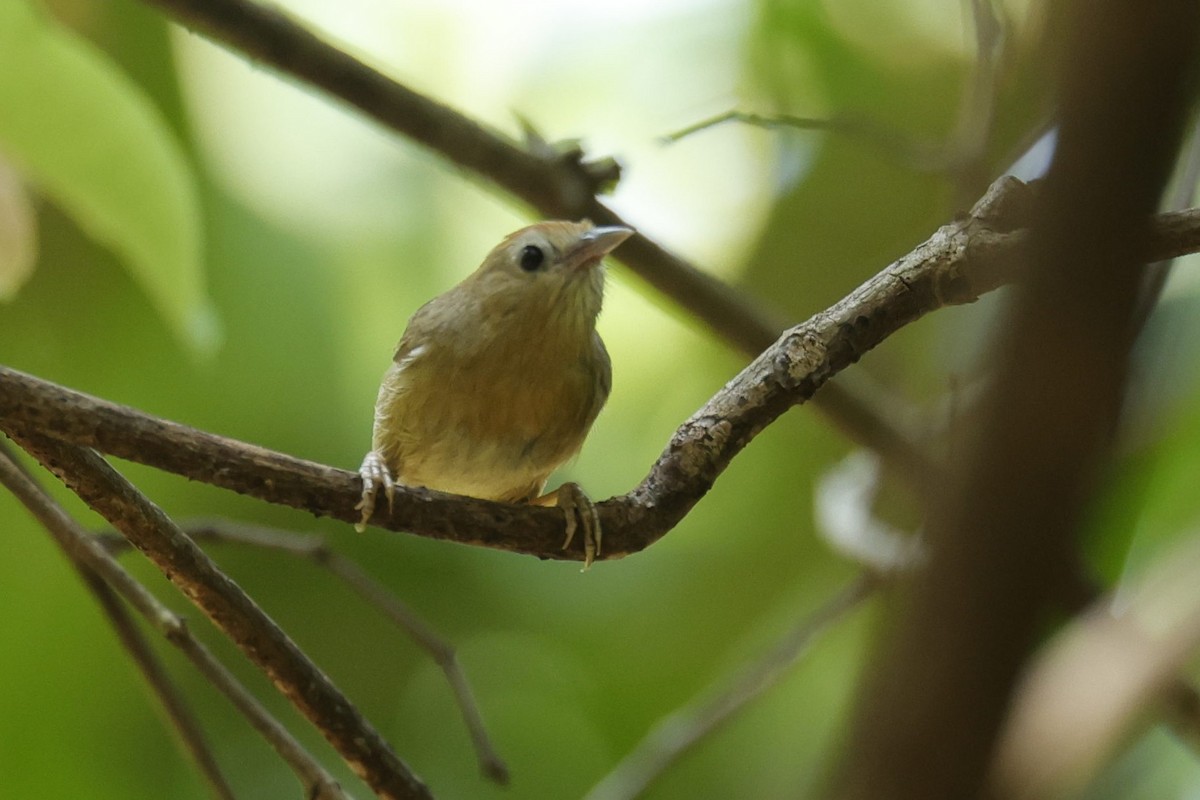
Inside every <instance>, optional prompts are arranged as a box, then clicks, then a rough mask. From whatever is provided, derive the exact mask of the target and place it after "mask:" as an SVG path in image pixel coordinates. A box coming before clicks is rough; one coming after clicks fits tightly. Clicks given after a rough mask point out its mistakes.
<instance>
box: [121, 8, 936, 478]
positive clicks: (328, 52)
mask: <svg viewBox="0 0 1200 800" xmlns="http://www.w3.org/2000/svg"><path fill="white" fill-rule="evenodd" d="M145 2H146V3H148V4H149V5H153V6H156V7H158V8H160V9H162V10H163V11H164V12H166V13H167V14H170V15H171V16H173V17H174V18H175V19H176V20H178V21H179V22H181V23H182V24H184V25H186V26H187V27H189V28H190V29H192V30H195V31H198V32H200V33H202V34H204V35H205V36H207V37H209V38H211V39H212V40H214V41H216V42H220V43H222V44H224V45H225V46H226V47H228V48H230V49H231V50H233V51H235V52H237V53H239V54H241V55H242V56H244V57H246V58H248V59H249V60H251V61H254V62H256V63H260V64H264V65H267V66H269V67H272V68H274V69H276V70H278V71H279V72H281V73H283V74H284V75H290V76H292V77H295V78H298V79H299V80H301V81H303V82H305V83H308V84H310V85H312V86H314V87H316V88H318V89H320V90H322V91H323V92H325V93H326V94H328V95H329V96H330V97H332V98H334V99H336V100H339V101H341V102H344V103H346V104H348V105H350V106H351V107H353V108H355V109H357V110H359V111H361V112H362V113H363V114H365V115H366V116H368V117H370V118H372V119H374V120H375V121H376V122H378V123H380V124H382V125H384V126H386V127H387V128H390V129H391V130H394V131H396V132H397V133H399V134H402V135H403V136H406V137H408V138H409V139H412V140H413V141H415V142H417V143H418V144H421V145H423V146H424V147H427V148H428V149H429V150H431V151H433V152H434V153H437V154H439V155H441V156H443V157H445V158H446V159H448V160H449V161H451V162H452V163H453V164H455V165H456V166H458V167H461V168H463V169H465V170H467V171H468V172H470V173H471V174H473V175H474V176H476V177H478V178H482V179H483V180H485V181H487V182H489V183H491V184H492V185H494V186H495V187H497V188H499V189H500V190H502V191H504V192H507V193H509V194H511V195H513V196H514V197H516V198H518V199H520V200H522V201H523V202H525V203H528V204H529V205H530V206H531V207H533V208H535V209H537V211H538V212H539V213H541V214H543V215H544V216H546V217H550V218H555V217H559V218H562V217H566V218H571V219H580V218H583V217H588V218H590V219H591V220H593V221H594V222H595V223H596V224H598V225H625V226H627V227H630V228H634V229H636V228H637V226H636V225H632V224H630V223H628V222H626V221H625V220H622V219H621V218H620V217H619V216H618V215H617V214H616V212H614V211H613V210H612V209H610V208H609V207H608V206H607V205H605V204H604V203H602V202H601V201H600V200H599V199H597V197H596V194H597V192H598V191H600V190H602V189H603V188H604V186H605V185H606V184H607V183H609V182H611V179H612V178H613V172H612V170H611V169H608V168H607V167H605V166H603V165H597V164H591V163H589V162H585V161H584V160H583V153H582V151H581V150H579V149H578V147H568V148H565V149H562V150H559V151H556V150H555V149H554V148H552V147H546V146H544V144H543V145H542V146H538V147H530V148H523V147H521V146H519V145H518V144H517V143H516V142H514V141H513V140H512V139H510V138H508V137H506V136H504V135H503V134H500V133H498V132H497V131H494V130H491V129H489V128H486V127H484V126H483V125H480V124H479V123H477V122H475V121H474V120H471V119H469V118H468V117H466V116H464V115H463V114H460V113H459V112H457V111H455V110H454V109H452V108H450V107H449V106H446V105H444V104H442V103H439V102H437V101H436V100H432V99H430V98H428V97H425V96H424V95H422V94H420V93H418V92H415V91H413V90H412V89H410V88H408V87H407V86H405V85H403V84H401V83H398V82H397V81H394V80H392V79H391V78H388V77H387V76H385V75H383V74H382V73H380V72H378V71H376V70H374V69H372V68H371V67H369V66H367V65H366V64H364V63H363V62H361V61H359V60H358V59H356V58H354V57H353V56H350V55H348V54H347V53H345V52H343V51H341V50H339V49H337V48H336V47H333V46H332V45H330V44H328V43H326V42H325V41H323V40H322V39H320V38H319V37H317V36H316V35H315V34H313V33H312V32H311V31H309V30H308V29H306V28H305V27H304V26H303V25H300V24H298V23H296V22H294V21H293V20H291V19H290V18H288V17H287V16H286V15H284V14H282V13H280V12H279V11H277V10H275V9H273V8H268V7H265V6H262V5H259V4H257V3H255V2H252V1H251V0H145ZM619 260H620V261H621V262H622V263H624V264H625V265H626V266H628V267H629V268H630V269H631V270H633V271H634V272H635V273H637V275H639V276H640V277H641V278H642V279H643V280H645V281H646V282H647V283H648V284H650V285H651V286H652V287H654V288H655V289H657V290H658V291H659V292H662V293H663V294H664V295H666V296H667V297H668V298H670V299H671V300H672V301H674V302H675V303H677V304H679V306H681V307H682V308H683V309H684V310H686V311H687V312H688V313H690V314H691V315H693V316H694V317H696V319H698V320H699V321H700V322H702V323H703V324H704V325H706V326H708V327H709V328H710V329H711V330H712V331H713V332H714V333H716V334H717V335H718V336H720V337H722V338H723V339H725V340H726V341H728V342H729V343H730V344H732V345H733V346H735V347H737V348H738V349H739V350H741V351H742V352H743V353H745V354H747V355H750V356H754V355H757V354H758V353H760V352H761V351H762V350H764V349H766V348H767V347H768V346H770V344H771V342H773V341H774V340H775V339H776V338H777V337H778V335H779V332H780V331H782V330H783V329H784V327H786V321H785V320H784V319H782V318H781V317H780V316H779V315H777V314H775V313H772V312H769V311H768V310H766V309H765V308H763V307H762V306H761V305H759V304H758V303H756V302H755V301H753V300H752V299H751V298H749V297H748V296H746V295H745V294H744V293H742V292H741V291H740V290H738V289H737V288H736V287H733V286H730V285H729V284H726V283H724V282H723V281H721V280H719V279H717V278H715V277H713V276H712V275H709V274H708V273H706V272H703V271H701V270H699V269H697V268H696V267H695V266H693V265H692V264H690V263H688V262H687V261H685V260H684V259H682V258H680V257H679V256H678V255H676V254H674V253H672V252H670V251H669V250H667V249H666V248H665V247H663V246H662V245H660V244H658V243H657V242H655V241H653V240H652V239H650V238H649V237H647V236H645V235H644V234H641V233H638V234H636V235H634V236H633V237H632V238H630V239H629V240H628V241H626V242H625V243H624V244H623V245H622V246H621V252H620V259H619ZM815 402H816V405H817V406H818V407H819V408H820V409H821V410H822V411H823V412H825V413H826V414H827V415H828V416H829V418H830V419H831V420H832V421H833V422H834V423H835V424H837V425H838V427H839V428H841V429H842V430H843V431H844V432H845V433H846V434H847V435H849V436H850V437H851V438H853V439H854V440H855V441H857V442H859V443H860V444H863V445H866V446H868V447H871V448H872V449H874V450H875V451H876V452H878V453H880V455H882V456H884V457H885V458H887V459H888V460H889V461H892V462H894V463H898V464H899V466H901V467H908V466H911V465H912V463H913V462H914V461H916V460H919V459H920V454H919V453H917V452H916V451H917V450H918V448H917V446H916V445H915V444H914V443H913V442H912V441H910V438H909V436H908V434H907V433H906V432H905V431H904V430H901V429H900V428H898V427H897V426H896V425H895V424H894V423H893V422H892V421H891V420H890V419H889V415H887V414H886V413H884V411H883V410H882V409H879V408H876V407H875V405H876V404H875V403H873V402H871V401H870V400H869V399H868V398H866V397H863V396H859V395H858V394H856V393H855V392H853V391H852V390H851V389H850V388H849V387H846V386H842V385H837V384H835V385H831V386H829V387H828V388H827V389H826V390H825V391H823V392H822V393H821V394H820V396H819V397H818V398H817V399H816V401H815Z"/></svg>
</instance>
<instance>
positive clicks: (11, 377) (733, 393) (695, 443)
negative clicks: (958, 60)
mask: <svg viewBox="0 0 1200 800" xmlns="http://www.w3.org/2000/svg"><path fill="white" fill-rule="evenodd" d="M1028 194H1029V192H1028V190H1027V187H1026V186H1025V185H1024V184H1022V183H1021V182H1020V181H1017V180H1015V179H1012V178H1008V179H1001V180H1000V181H997V182H996V183H995V184H993V186H992V188H991V189H989V191H988V193H987V195H985V197H984V198H983V199H982V200H981V201H980V202H979V203H978V204H977V206H976V208H975V209H974V211H973V212H972V214H971V215H970V216H967V217H964V218H963V219H960V220H957V221H956V222H954V223H952V224H950V225H946V226H943V227H942V228H940V229H939V230H938V231H937V232H936V233H935V234H934V235H933V236H932V237H931V238H930V239H929V240H928V241H926V242H925V243H924V244H922V245H920V246H918V247H917V248H916V249H915V250H914V251H913V252H912V253H910V254H908V255H907V256H905V257H903V258H901V259H900V260H899V261H896V262H894V263H893V264H891V265H890V266H888V267H887V268H886V269H885V270H883V271H882V272H880V273H879V274H878V275H876V276H875V277H873V278H871V279H870V280H868V281H867V282H866V283H864V284H863V285H862V286H860V287H859V288H858V289H856V290H855V291H854V292H852V293H851V294H849V295H848V296H847V297H845V298H844V299H843V300H841V301H839V302H838V303H837V304H835V305H834V306H832V307H831V308H829V309H828V310H826V311H824V312H821V313H820V314H817V315H816V316H814V317H812V318H811V319H810V320H808V321H807V322H805V323H803V324H801V325H797V326H795V327H794V328H791V329H790V330H788V331H787V332H785V333H784V335H783V336H782V337H780V338H779V340H778V341H777V342H775V344H773V345H772V346H771V347H769V348H767V349H766V350H765V351H764V352H763V353H762V354H761V355H760V356H759V357H758V358H757V359H755V360H754V362H752V363H751V364H750V365H749V366H748V367H746V368H745V369H744V370H743V371H742V372H741V373H740V374H739V375H737V376H736V377H735V378H734V379H733V380H731V381H730V382H729V383H728V384H726V386H725V387H724V388H723V389H722V390H721V391H720V392H718V393H717V394H716V395H715V396H713V398H712V399H711V400H709V401H708V403H706V404H705V405H704V406H703V407H702V408H701V409H699V410H698V411H697V412H696V413H695V414H693V415H692V417H691V418H690V419H688V420H687V421H685V422H684V423H683V424H682V425H681V426H680V427H679V429H678V430H677V431H676V432H675V434H674V436H673V437H672V438H671V441H670V442H669V443H668V445H667V447H666V449H665V450H664V452H663V454H662V455H661V456H659V458H658V460H657V461H656V462H655V464H654V465H653V466H652V468H651V470H650V473H649V474H648V475H647V476H646V478H645V479H644V480H643V481H642V482H641V484H639V485H638V486H637V487H636V488H634V489H633V490H632V491H631V492H629V493H628V494H626V495H622V496H619V497H615V498H612V499H610V500H607V501H605V502H603V503H600V504H598V510H599V512H600V520H601V524H602V526H603V528H604V543H605V547H604V553H603V556H602V557H603V558H608V559H612V558H619V557H621V556H625V555H628V554H630V553H635V552H638V551H640V550H643V549H645V548H646V547H648V546H649V545H651V544H653V543H654V542H655V541H657V540H658V539H659V538H661V537H662V536H663V535H665V534H666V533H667V532H668V531H669V530H671V529H672V528H673V527H674V526H675V525H676V524H677V523H678V522H679V521H680V520H681V519H683V517H684V516H685V515H686V514H687V513H688V511H689V510H690V509H691V508H692V507H693V506H694V505H695V504H696V503H697V502H698V501H699V500H700V498H701V497H703V496H704V495H705V494H706V493H707V492H708V490H709V489H711V488H712V486H713V484H714V482H715V481H716V479H717V477H718V476H719V475H720V474H721V472H722V471H723V470H724V469H725V468H726V467H727V466H728V465H729V463H730V462H731V461H732V460H733V458H734V457H735V456H736V455H737V454H738V453H739V452H741V450H742V448H744V447H745V446H746V445H747V444H748V443H749V442H750V441H751V440H752V439H753V438H754V437H755V436H757V435H758V434H759V433H760V432H761V431H762V430H763V429H764V428H766V427H767V426H768V425H769V424H770V423H771V422H773V421H774V420H775V419H776V418H777V417H778V416H779V415H780V414H782V413H783V412H784V411H786V410H787V409H788V408H790V407H792V406H793V405H797V404H799V403H803V402H805V401H806V400H808V399H809V398H810V397H812V395H813V393H814V392H816V391H817V389H819V388H820V387H821V386H822V385H824V384H825V383H826V381H828V380H829V379H830V378H831V377H833V376H834V375H835V374H837V373H838V372H839V371H840V370H842V369H844V368H845V367H847V366H849V365H850V364H853V363H854V362H855V361H857V360H858V359H859V358H861V357H862V356H863V355H864V354H865V353H866V352H868V351H869V350H871V349H872V348H873V347H875V346H876V345H878V344H879V343H880V342H882V341H883V340H884V339H886V338H887V337H888V336H889V335H891V334H892V333H894V332H895V331H897V330H899V329H900V328H901V327H903V326H904V325H906V324H908V323H910V322H912V321H914V320H916V319H919V318H920V317H922V316H924V315H925V314H927V313H929V312H930V311H933V310H935V309H938V308H941V307H943V306H946V305H955V304H962V303H969V302H973V301H974V300H975V299H977V298H978V297H979V296H980V295H982V294H984V293H986V292H988V291H991V290H993V289H995V288H997V287H999V286H1001V285H1003V284H1004V283H1006V282H1008V281H1010V280H1011V279H1012V278H1013V275H1012V270H1013V267H1012V265H1013V264H1020V263H1022V260H1023V258H1024V257H1025V254H1026V253H1027V234H1026V232H1025V231H1022V230H1015V229H1014V226H1015V225H1016V224H1019V223H1020V222H1021V221H1023V220H1024V219H1025V218H1027V217H1028V216H1029V215H1030V198H1029V196H1028ZM1198 249H1200V209H1191V210H1188V211H1184V212H1176V213H1171V214H1162V215H1159V216H1158V217H1156V218H1155V222H1154V225H1153V228H1152V236H1151V237H1150V240H1149V245H1148V248H1147V251H1146V253H1145V258H1146V259H1148V260H1154V259H1162V258H1166V257H1169V256H1172V255H1181V254H1183V253H1187V252H1192V251H1195V250H1198ZM0 429H3V430H5V431H7V432H9V433H10V434H14V435H25V436H50V437H53V438H55V439H59V440H62V441H67V442H71V443H73V444H77V445H82V446H85V447H92V448H95V449H97V450H100V451H101V452H104V453H108V454H111V455H115V456H118V457H120V458H125V459H129V460H131V461H137V462H139V463H143V464H147V465H149V466H153V467H157V468H159V469H163V470H166V471H168V472H174V473H176V474H179V475H183V476H185V477H187V478H190V479H192V480H198V481H203V482H205V483H211V484H213V485H215V486H220V487H223V488H226V489H230V490H232V491H235V492H239V493H241V494H247V495H251V496H253V497H257V498H259V499H262V500H265V501H267V502H270V503H277V504H280V505H286V506H291V507H293V508H299V509H302V510H305V511H308V512H310V513H312V514H314V515H317V516H329V517H334V518H336V519H340V520H343V521H345V522H355V521H356V520H357V518H358V513H357V512H356V510H355V504H356V503H357V502H358V499H359V493H360V484H359V479H358V475H357V474H356V473H353V472H349V471H346V470H342V469H337V468H335V467H328V466H324V465H321V464H316V463H313V462H311V461H305V460H303V459H299V458H295V457H293V456H289V455H285V454H282V453H277V452H273V451H271V450H267V449H265V448H262V447H257V446H254V445H250V444H245V443H243V442H239V441H236V440H233V439H228V438H225V437H223V436H218V435H215V434H211V433H206V432H203V431H198V430H196V429H194V428H190V427H188V426H186V425H181V424H179V423H175V422H169V421H167V420H163V419H159V418H157V417H153V416H151V415H148V414H145V413H143V412H141V411H138V410H136V409H132V408H129V407H127V406H122V405H118V404H116V403H110V402H107V401H104V400H99V399H97V398H94V397H91V396H89V395H86V394H82V393H80V392H75V391H72V390H70V389H66V388H64V387H61V386H57V385H55V384H53V383H50V382H48V381H44V380H41V379H39V378H35V377H33V376H31V375H26V374H24V373H22V372H18V371H16V370H12V369H9V368H6V367H0ZM913 466H914V470H916V471H919V472H920V473H921V474H933V473H934V472H935V471H936V470H935V469H934V466H933V465H931V464H929V463H927V462H924V461H920V462H918V463H915V464H914V465H913ZM381 506H382V507H381V508H380V509H379V510H378V511H377V512H376V515H375V518H374V519H373V520H372V522H373V524H375V525H377V526H379V527H383V528H387V529H389V530H397V531H399V530H403V531H408V532H410V533H414V534H417V535H421V536H427V537H431V538H436V539H446V540H452V541H457V542H461V543H464V544H472V545H481V546H485V547H493V548H498V549H502V550H509V551H512V552H517V553H525V554H528V555H535V556H538V557H540V558H551V559H571V560H582V558H583V553H582V551H581V550H572V551H563V550H562V549H561V542H562V538H563V517H562V514H561V512H560V511H558V510H557V509H548V508H536V507H530V506H514V505H506V504H502V503H493V502H489V501H486V500H477V499H473V498H463V497H455V496H453V495H447V494H443V493H440V492H434V491H430V490H427V489H412V488H400V490H399V491H397V493H396V503H395V511H394V514H393V515H392V516H391V517H390V518H389V517H388V515H387V509H386V506H384V505H383V504H381Z"/></svg>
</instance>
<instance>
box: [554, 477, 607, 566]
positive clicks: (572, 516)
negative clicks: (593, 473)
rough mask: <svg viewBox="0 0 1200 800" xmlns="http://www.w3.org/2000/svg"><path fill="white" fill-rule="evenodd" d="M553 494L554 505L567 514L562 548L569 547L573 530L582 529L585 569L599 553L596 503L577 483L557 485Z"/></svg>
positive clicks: (600, 533)
mask: <svg viewBox="0 0 1200 800" xmlns="http://www.w3.org/2000/svg"><path fill="white" fill-rule="evenodd" d="M554 494H555V505H557V506H558V507H559V508H561V509H562V510H563V513H564V514H566V516H567V535H566V539H565V540H564V541H563V546H562V549H563V550H566V549H567V548H568V547H570V545H571V542H572V540H574V538H575V531H576V530H578V529H582V531H583V568H584V570H587V568H588V567H590V566H591V565H592V562H593V561H595V560H596V556H598V555H600V541H601V538H602V534H603V531H602V530H601V529H600V514H599V512H597V511H596V504H595V503H593V502H592V501H591V499H590V498H589V497H588V496H587V495H586V494H584V491H583V489H581V488H580V487H579V484H577V483H564V484H563V485H562V486H560V487H558V491H557V492H555V493H554Z"/></svg>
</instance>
